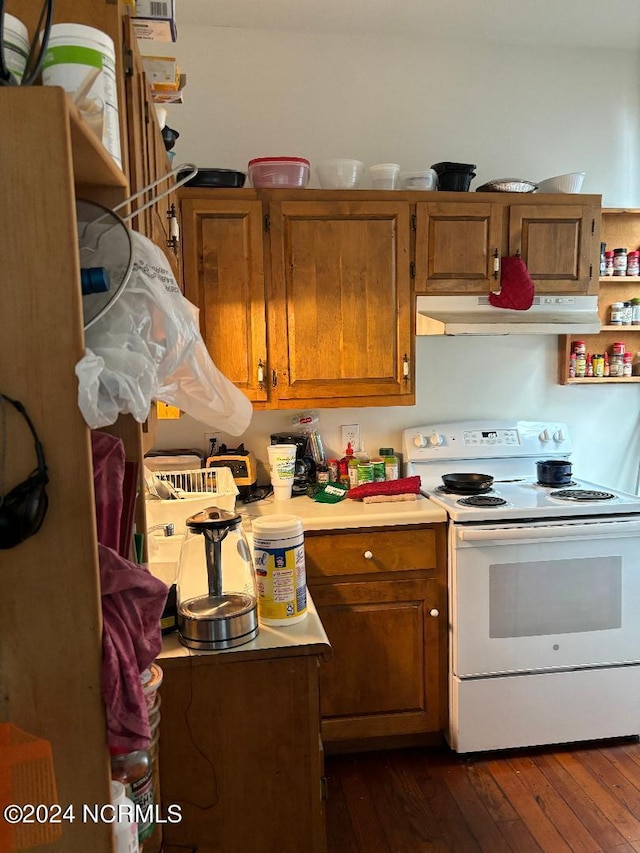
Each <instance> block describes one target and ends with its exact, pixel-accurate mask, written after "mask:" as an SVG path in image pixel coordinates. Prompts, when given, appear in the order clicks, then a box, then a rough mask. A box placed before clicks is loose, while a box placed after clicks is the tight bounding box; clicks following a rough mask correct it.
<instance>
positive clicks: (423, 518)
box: [236, 495, 447, 531]
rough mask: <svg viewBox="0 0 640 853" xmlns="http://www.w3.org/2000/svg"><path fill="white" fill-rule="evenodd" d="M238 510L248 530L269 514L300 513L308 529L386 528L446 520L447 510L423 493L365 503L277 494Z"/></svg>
mask: <svg viewBox="0 0 640 853" xmlns="http://www.w3.org/2000/svg"><path fill="white" fill-rule="evenodd" d="M236 512H238V513H239V514H240V515H241V516H242V518H243V520H244V524H245V526H246V527H247V528H248V529H251V527H250V525H251V521H252V520H253V519H254V518H260V517H262V516H266V515H283V514H284V515H297V516H298V517H299V518H301V519H302V522H303V525H304V529H305V531H310V530H338V529H343V530H344V529H347V528H358V527H383V526H388V525H394V526H395V525H398V524H400V525H402V524H433V523H436V522H445V521H446V520H447V513H446V512H445V510H443V509H441V508H440V507H438V506H436V504H434V503H433V502H432V501H430V500H429V499H428V498H425V497H423V496H422V495H419V496H418V499H417V500H415V501H389V502H387V503H371V504H365V503H362V501H352V500H350V499H349V498H347V499H346V500H344V501H340V503H337V504H325V503H319V502H318V501H314V500H312V499H311V498H309V497H307V496H306V495H302V496H301V497H296V498H291V499H290V500H288V501H276V499H275V498H274V497H269V498H265V499H264V500H262V501H255V502H254V503H249V504H243V503H241V502H240V501H237V502H236Z"/></svg>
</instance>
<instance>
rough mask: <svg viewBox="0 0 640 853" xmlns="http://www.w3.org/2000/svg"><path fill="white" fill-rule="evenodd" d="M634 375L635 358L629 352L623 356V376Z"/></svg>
mask: <svg viewBox="0 0 640 853" xmlns="http://www.w3.org/2000/svg"><path fill="white" fill-rule="evenodd" d="M632 373H633V356H632V355H631V353H630V352H627V353H625V354H624V356H623V362H622V375H623V376H631V375H632Z"/></svg>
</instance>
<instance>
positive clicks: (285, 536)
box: [251, 515, 307, 625]
mask: <svg viewBox="0 0 640 853" xmlns="http://www.w3.org/2000/svg"><path fill="white" fill-rule="evenodd" d="M251 532H252V535H253V559H254V565H255V572H256V583H257V587H258V613H259V616H260V621H261V622H262V623H263V624H265V625H294V624H295V623H296V622H300V621H301V620H302V619H304V618H305V616H306V615H307V575H306V571H305V562H304V527H303V524H302V519H301V518H298V516H297V515H270V516H266V517H264V518H255V519H254V520H253V523H252V525H251Z"/></svg>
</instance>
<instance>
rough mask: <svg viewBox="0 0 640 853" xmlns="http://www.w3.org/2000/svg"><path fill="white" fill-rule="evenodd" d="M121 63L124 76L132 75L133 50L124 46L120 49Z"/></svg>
mask: <svg viewBox="0 0 640 853" xmlns="http://www.w3.org/2000/svg"><path fill="white" fill-rule="evenodd" d="M122 64H123V66H124V76H125V77H133V51H132V50H131V49H130V48H125V49H124V50H123V51H122Z"/></svg>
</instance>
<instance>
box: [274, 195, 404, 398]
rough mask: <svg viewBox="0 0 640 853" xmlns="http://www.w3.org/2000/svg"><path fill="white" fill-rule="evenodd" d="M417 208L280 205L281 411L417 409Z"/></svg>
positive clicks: (277, 351)
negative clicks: (413, 267)
mask: <svg viewBox="0 0 640 853" xmlns="http://www.w3.org/2000/svg"><path fill="white" fill-rule="evenodd" d="M409 211H410V209H409V205H408V204H407V203H404V202H315V201H308V202H293V201H290V202H289V201H285V202H272V203H271V204H270V206H269V212H270V223H271V256H272V282H271V285H272V290H271V292H270V295H269V320H268V322H269V329H270V347H272V353H273V357H274V360H275V362H276V367H277V382H278V386H277V397H278V402H279V403H280V404H284V406H285V407H286V406H287V405H299V404H300V402H302V401H305V403H307V404H310V403H314V404H316V405H321V406H325V407H327V406H332V407H333V406H353V405H380V404H381V403H382V404H384V403H386V404H388V405H409V404H413V403H414V402H415V392H414V380H413V377H414V370H413V345H414V335H413V333H412V305H411V277H410V257H409V245H410V218H409Z"/></svg>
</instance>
